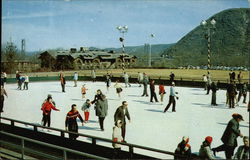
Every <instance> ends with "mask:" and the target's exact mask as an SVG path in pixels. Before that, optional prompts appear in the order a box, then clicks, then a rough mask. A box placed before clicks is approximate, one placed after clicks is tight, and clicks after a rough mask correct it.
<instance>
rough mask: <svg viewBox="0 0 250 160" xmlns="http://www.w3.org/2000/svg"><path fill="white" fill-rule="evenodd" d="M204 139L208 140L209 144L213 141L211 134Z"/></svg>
mask: <svg viewBox="0 0 250 160" xmlns="http://www.w3.org/2000/svg"><path fill="white" fill-rule="evenodd" d="M205 141H206V142H208V143H209V144H211V143H212V141H213V138H212V137H211V136H207V137H206V138H205Z"/></svg>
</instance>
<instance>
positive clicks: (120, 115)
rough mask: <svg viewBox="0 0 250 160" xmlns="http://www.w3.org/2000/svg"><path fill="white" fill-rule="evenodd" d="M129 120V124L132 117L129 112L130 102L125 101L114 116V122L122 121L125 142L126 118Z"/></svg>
mask: <svg viewBox="0 0 250 160" xmlns="http://www.w3.org/2000/svg"><path fill="white" fill-rule="evenodd" d="M125 117H127V118H128V120H129V122H131V120H130V115H129V112H128V102H127V101H123V102H122V105H121V106H120V107H118V108H117V109H116V111H115V114H114V121H115V122H117V121H118V120H121V121H122V127H121V128H122V138H123V140H124V142H126V141H125V134H126V118H125Z"/></svg>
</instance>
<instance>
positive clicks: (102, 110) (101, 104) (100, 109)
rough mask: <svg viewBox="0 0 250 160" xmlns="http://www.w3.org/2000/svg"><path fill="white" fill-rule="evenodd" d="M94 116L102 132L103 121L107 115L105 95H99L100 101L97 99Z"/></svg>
mask: <svg viewBox="0 0 250 160" xmlns="http://www.w3.org/2000/svg"><path fill="white" fill-rule="evenodd" d="M95 110H96V116H98V119H99V125H100V128H101V130H102V131H104V119H105V117H106V116H107V115H108V100H107V99H106V96H105V95H101V99H98V100H97V102H96V105H95Z"/></svg>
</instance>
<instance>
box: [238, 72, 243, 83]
mask: <svg viewBox="0 0 250 160" xmlns="http://www.w3.org/2000/svg"><path fill="white" fill-rule="evenodd" d="M237 79H238V82H239V84H241V82H242V79H243V76H242V74H241V71H240V72H239V74H238V75H237Z"/></svg>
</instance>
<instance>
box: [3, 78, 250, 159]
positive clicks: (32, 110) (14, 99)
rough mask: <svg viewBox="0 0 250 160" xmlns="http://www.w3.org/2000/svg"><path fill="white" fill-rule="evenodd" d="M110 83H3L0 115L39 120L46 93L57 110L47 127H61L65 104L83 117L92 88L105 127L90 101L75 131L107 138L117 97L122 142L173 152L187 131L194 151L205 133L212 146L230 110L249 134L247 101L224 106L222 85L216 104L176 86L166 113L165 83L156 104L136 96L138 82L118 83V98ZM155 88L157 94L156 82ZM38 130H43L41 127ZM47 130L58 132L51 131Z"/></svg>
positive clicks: (218, 142)
mask: <svg viewBox="0 0 250 160" xmlns="http://www.w3.org/2000/svg"><path fill="white" fill-rule="evenodd" d="M83 84H86V88H87V89H88V90H87V94H86V98H85V99H82V97H81V86H82V85H83ZM113 85H114V83H112V85H111V87H110V88H109V92H107V90H106V84H105V83H104V82H95V83H93V82H85V81H78V86H77V87H73V86H74V83H73V81H67V84H66V92H65V93H63V92H61V85H60V82H59V81H51V82H30V83H29V90H21V91H20V90H17V84H7V85H5V89H6V91H7V93H8V98H5V104H4V113H2V116H3V117H7V118H13V119H17V120H21V121H26V122H30V123H35V124H40V123H41V119H42V111H41V104H42V102H43V101H44V100H45V98H46V97H47V95H48V94H52V97H53V100H54V101H55V102H56V107H57V108H58V109H60V111H59V112H57V111H52V114H51V127H54V128H60V129H65V126H64V125H65V116H66V114H67V112H68V111H69V110H70V109H71V105H72V104H76V105H77V108H78V111H79V112H80V113H81V115H82V117H83V118H84V114H83V111H81V106H82V104H83V103H84V102H85V100H86V99H87V98H88V99H90V100H93V98H94V95H95V93H96V90H97V89H101V90H102V91H103V93H104V94H105V95H106V96H107V99H108V104H109V109H108V116H107V117H106V118H105V121H104V129H105V131H104V132H103V131H100V128H99V123H98V117H96V116H95V111H94V106H93V105H92V107H91V111H90V119H89V123H87V124H85V125H84V126H81V123H80V121H79V133H84V134H88V135H93V136H98V137H103V138H108V139H111V137H112V127H113V126H114V112H115V110H116V108H117V107H119V106H120V105H121V103H122V101H124V100H126V101H127V102H128V104H129V105H128V109H129V113H130V116H131V123H129V122H128V121H127V125H126V141H127V142H128V143H132V144H138V145H142V146H147V147H152V148H156V149H161V150H165V151H172V152H174V150H175V149H176V146H177V144H178V143H179V142H180V141H181V138H182V136H188V137H189V138H190V142H189V143H190V145H191V147H192V152H199V148H200V145H201V143H202V142H203V140H204V139H205V137H206V136H212V137H213V142H212V145H211V147H212V148H213V147H217V146H219V145H221V144H222V142H221V140H220V138H221V136H222V134H223V132H224V130H225V128H226V125H227V123H228V122H229V120H230V119H231V118H232V114H233V113H239V114H241V115H242V116H243V118H244V120H245V121H243V122H241V123H240V130H241V132H242V133H243V135H249V127H248V126H249V113H248V112H247V107H246V106H247V105H246V104H243V103H242V100H241V103H239V106H238V107H236V108H235V109H228V107H227V106H226V105H225V101H226V91H225V90H219V91H218V92H217V104H218V106H211V93H210V95H206V91H204V89H202V88H188V87H176V91H177V92H178V96H179V100H176V112H171V110H172V107H170V108H169V110H168V111H167V112H166V113H163V110H164V108H165V106H166V105H167V103H168V99H169V88H170V87H169V86H165V90H166V92H167V93H166V95H165V97H164V103H163V105H161V104H160V102H158V103H151V102H150V97H141V95H142V92H143V87H139V85H138V84H132V86H131V87H128V88H123V92H122V97H121V98H119V97H118V95H117V94H116V90H115V88H114V86H113ZM123 86H124V85H123ZM148 92H149V90H148ZM156 93H157V94H158V86H157V85H156ZM149 94H150V93H149ZM248 94H249V93H248ZM247 97H248V96H247ZM157 98H158V100H159V99H160V97H159V95H157ZM247 102H248V99H247ZM22 127H26V128H29V127H30V126H25V125H22ZM43 132H47V129H46V130H44V131H43ZM47 133H49V134H58V135H59V133H55V132H54V131H51V132H47ZM78 140H84V141H90V140H89V139H88V138H78ZM97 144H100V145H105V146H109V147H112V145H111V144H109V143H104V142H103V143H102V142H97ZM238 144H239V145H242V144H243V142H242V138H238ZM122 149H124V150H128V147H126V146H124V147H122ZM235 151H236V150H235ZM135 152H138V153H143V154H148V155H150V156H155V157H158V158H163V159H167V158H173V157H172V156H168V155H163V154H156V153H153V152H145V151H142V150H139V149H135ZM217 156H219V157H221V158H224V157H225V156H224V152H219V153H217Z"/></svg>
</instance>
